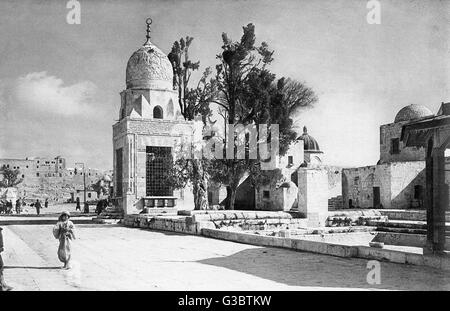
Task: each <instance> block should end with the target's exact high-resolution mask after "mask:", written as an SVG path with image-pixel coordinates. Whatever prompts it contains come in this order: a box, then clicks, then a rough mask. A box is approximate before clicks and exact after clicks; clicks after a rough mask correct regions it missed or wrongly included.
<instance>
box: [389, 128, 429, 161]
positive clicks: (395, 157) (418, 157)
mask: <svg viewBox="0 0 450 311" xmlns="http://www.w3.org/2000/svg"><path fill="white" fill-rule="evenodd" d="M406 123H407V122H397V123H390V124H384V125H381V126H380V163H389V162H400V161H424V160H425V148H422V147H420V148H417V147H405V142H403V141H400V142H399V151H400V152H399V153H397V154H394V153H392V150H391V139H394V138H398V139H399V140H400V136H401V132H402V126H403V125H405V124H406Z"/></svg>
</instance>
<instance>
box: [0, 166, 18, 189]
mask: <svg viewBox="0 0 450 311" xmlns="http://www.w3.org/2000/svg"><path fill="white" fill-rule="evenodd" d="M19 174H20V171H19V170H12V169H10V168H9V167H4V168H3V170H2V175H3V180H1V181H0V187H5V188H7V187H15V186H17V185H18V184H20V183H21V182H22V181H23V179H22V178H20V179H19V177H18V176H19Z"/></svg>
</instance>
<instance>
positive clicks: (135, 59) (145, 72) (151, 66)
mask: <svg viewBox="0 0 450 311" xmlns="http://www.w3.org/2000/svg"><path fill="white" fill-rule="evenodd" d="M126 84H127V89H130V88H157V89H172V88H173V71H172V64H171V63H170V61H169V59H168V58H167V56H166V54H164V53H163V52H162V51H161V50H160V49H159V48H158V47H157V46H156V45H154V44H153V43H151V42H150V40H148V41H147V42H146V43H145V44H144V45H143V46H142V47H141V48H140V49H139V50H137V51H136V52H134V53H133V55H131V57H130V59H129V60H128V63H127V71H126Z"/></svg>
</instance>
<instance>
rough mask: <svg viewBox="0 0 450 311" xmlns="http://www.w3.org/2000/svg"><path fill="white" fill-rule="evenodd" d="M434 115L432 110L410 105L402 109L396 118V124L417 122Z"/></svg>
mask: <svg viewBox="0 0 450 311" xmlns="http://www.w3.org/2000/svg"><path fill="white" fill-rule="evenodd" d="M432 115H433V113H432V112H431V110H430V109H428V108H427V107H425V106H422V105H414V104H412V105H409V106H406V107H403V108H402V109H400V111H399V112H398V113H397V115H396V116H395V121H394V122H402V121H410V120H416V119H420V118H424V117H428V116H432Z"/></svg>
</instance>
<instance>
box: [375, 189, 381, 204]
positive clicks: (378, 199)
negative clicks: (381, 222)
mask: <svg viewBox="0 0 450 311" xmlns="http://www.w3.org/2000/svg"><path fill="white" fill-rule="evenodd" d="M380 204H381V198H380V187H373V208H380Z"/></svg>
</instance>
